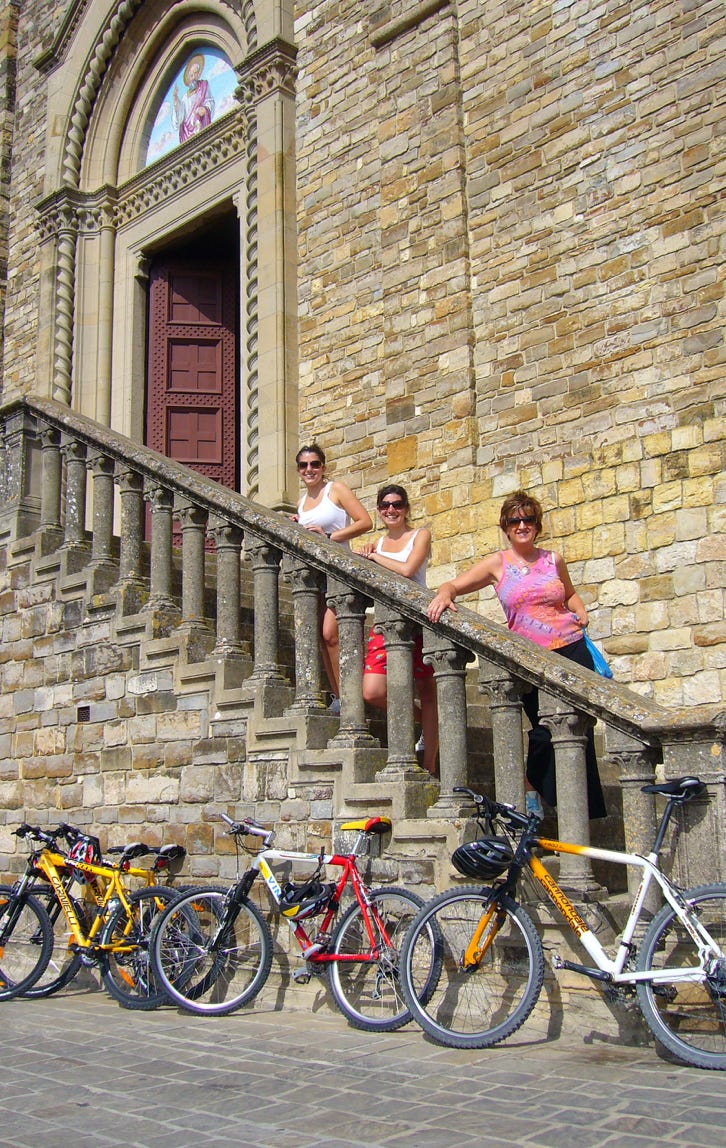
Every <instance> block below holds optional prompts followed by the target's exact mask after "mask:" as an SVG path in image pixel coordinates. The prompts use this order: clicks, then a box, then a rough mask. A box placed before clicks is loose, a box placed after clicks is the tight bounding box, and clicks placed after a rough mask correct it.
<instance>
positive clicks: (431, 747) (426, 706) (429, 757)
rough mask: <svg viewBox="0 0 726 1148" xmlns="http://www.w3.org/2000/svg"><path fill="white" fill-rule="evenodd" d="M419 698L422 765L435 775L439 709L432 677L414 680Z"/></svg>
mask: <svg viewBox="0 0 726 1148" xmlns="http://www.w3.org/2000/svg"><path fill="white" fill-rule="evenodd" d="M416 688H417V689H418V693H419V697H420V699H421V728H422V732H423V738H424V754H423V767H424V769H427V770H428V771H429V773H430V774H431V776H432V777H435V776H436V755H437V753H438V751H439V711H438V705H437V697H436V685H435V683H434V679H433V678H420V679H419V680H418V681H417V682H416Z"/></svg>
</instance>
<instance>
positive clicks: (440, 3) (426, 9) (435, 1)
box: [371, 0, 451, 49]
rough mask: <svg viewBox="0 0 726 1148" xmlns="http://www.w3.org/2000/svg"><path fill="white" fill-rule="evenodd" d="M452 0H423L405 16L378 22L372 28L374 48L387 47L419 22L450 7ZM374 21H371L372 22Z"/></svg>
mask: <svg viewBox="0 0 726 1148" xmlns="http://www.w3.org/2000/svg"><path fill="white" fill-rule="evenodd" d="M450 3H451V0H421V3H419V4H415V5H414V6H413V8H411V9H410V10H409V11H407V12H406V13H405V14H404V15H403V16H394V17H393V18H389V19H388V20H385V21H384V22H383V23H382V24H377V25H376V26H375V27H373V28H372V29H371V44H372V45H373V47H374V48H377V49H378V48H385V47H386V45H387V44H390V43H391V41H392V40H396V39H398V37H399V36H402V35H403V34H404V32H408V31H410V30H411V28H415V27H416V26H417V25H418V24H421V23H423V21H424V20H428V18H429V16H435V15H436V13H437V12H440V11H441V9H442V8H448V7H449V5H450ZM372 22H373V21H371V23H372Z"/></svg>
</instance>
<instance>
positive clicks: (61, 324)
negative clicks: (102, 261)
mask: <svg viewBox="0 0 726 1148" xmlns="http://www.w3.org/2000/svg"><path fill="white" fill-rule="evenodd" d="M58 218H59V227H58V263H57V277H56V315H55V332H54V334H55V338H54V346H53V398H54V399H56V400H57V401H58V402H59V403H65V404H69V403H70V401H71V388H72V382H71V379H72V375H71V371H72V364H73V307H74V300H75V291H76V241H77V237H78V221H77V219H76V213H75V210H74V208H73V207H71V206H70V204H68V203H64V204H63V205H62V206H61V208H60V211H59V213H58Z"/></svg>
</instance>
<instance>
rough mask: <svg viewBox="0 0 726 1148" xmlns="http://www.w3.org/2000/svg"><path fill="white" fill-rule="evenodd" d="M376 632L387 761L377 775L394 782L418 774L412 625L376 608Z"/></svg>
mask: <svg viewBox="0 0 726 1148" xmlns="http://www.w3.org/2000/svg"><path fill="white" fill-rule="evenodd" d="M375 619H376V620H375V629H376V631H377V632H378V633H381V634H383V638H384V640H385V643H386V670H387V675H386V676H387V691H388V698H387V729H388V760H387V762H386V765H385V767H384V769H382V770H381V771H380V773H378V774H376V778H377V779H380V780H381V781H389V780H394V779H395V778H396V776H397V775H398V774H400V773H408V772H418V773H420V774H421V775H422V778H424V777H425V779H426V780H428V776H429V775H428V774H427V773H425V771H424V770H422V769H420V767H419V764H418V762H417V760H416V754H415V753H414V740H415V739H414V732H415V728H414V717H413V644H414V636H415V627H414V623H413V622H411V621H409V619H408V618H405V617H404V616H403V615H402V614H399V613H398V612H397V611H396V610H394V609H392V608H391V607H387V606H383V605H381V604H380V603H378V604H377V605H376V613H375Z"/></svg>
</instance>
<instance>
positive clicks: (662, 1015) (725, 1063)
mask: <svg viewBox="0 0 726 1148" xmlns="http://www.w3.org/2000/svg"><path fill="white" fill-rule="evenodd" d="M684 896H685V898H686V900H687V901H688V902H689V904H690V905H691V906H692V908H693V909H694V910H695V912H696V913H697V915H698V917H699V920H700V921H701V923H702V924H703V925H704V926H705V928H706V929H707V930H708V932H709V934H710V936H711V937H712V939H713V940H714V941H715V942H716V943H717V944H718V945H719V946H720V949H721V954H722V955H721V958H720V961H718V963H717V965H716V967H715V968H714V970H713V972H712V974H711V975H710V976H707V975H706V973H705V972H704V975H703V978H702V980H700V981H687V982H684V981H681V982H677V981H675V982H672V983H671V984H665V985H664V984H661V985H653V984H652V983H650V982H647V981H639V982H638V984H637V986H636V987H637V993H638V1003H639V1005H640V1009H641V1012H642V1013H643V1017H644V1018H645V1021H646V1023H647V1025H648V1027H649V1028H650V1030H651V1032H652V1033H653V1035H654V1036H655V1037H656V1039H657V1040H658V1041H659V1042H660V1043H661V1044H662V1045H663V1046H664V1047H665V1048H667V1049H668V1051H669V1052H671V1053H673V1054H674V1055H675V1056H677V1057H678V1058H679V1060H682V1061H684V1062H685V1063H686V1064H691V1065H693V1066H694V1067H695V1068H710V1069H720V1070H724V1069H726V885H723V884H720V885H700V886H698V887H697V888H695V889H690V890H688V891H687V892H686V893H684ZM700 965H701V960H700V958H699V954H698V948H697V946H696V943H695V941H694V940H693V938H692V937H691V936H690V934H689V933H688V932H687V930H686V929H685V928H684V927H683V925H682V924H681V922H680V920H679V918H678V916H677V914H676V913H675V912H674V910H673V909H672V908H671V906H670V905H666V906H665V907H664V908H663V909H661V910H660V912H659V913H657V914H656V916H655V917H654V918H653V920H652V921H651V923H650V925H649V926H648V928H647V930H646V932H645V935H644V937H643V941H642V944H641V946H640V952H639V955H638V961H637V969H638V971H639V972H651V971H654V970H663V969H667V968H669V967H671V966H672V967H674V968H676V967H678V968H690V967H691V966H693V967H694V968H698V967H699V966H700Z"/></svg>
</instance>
